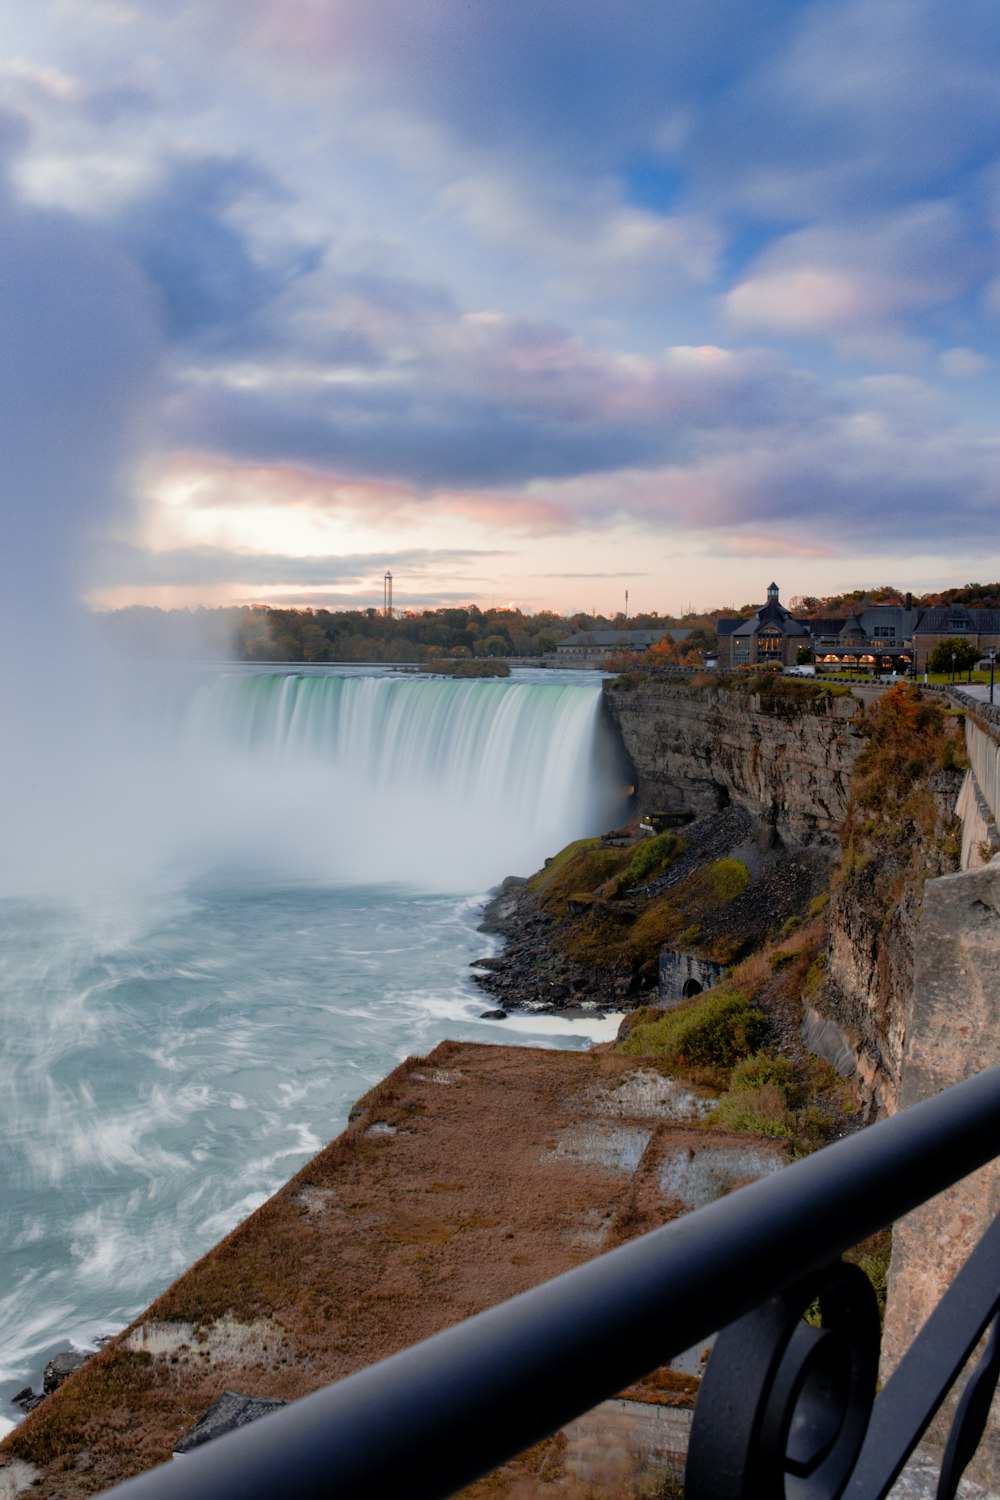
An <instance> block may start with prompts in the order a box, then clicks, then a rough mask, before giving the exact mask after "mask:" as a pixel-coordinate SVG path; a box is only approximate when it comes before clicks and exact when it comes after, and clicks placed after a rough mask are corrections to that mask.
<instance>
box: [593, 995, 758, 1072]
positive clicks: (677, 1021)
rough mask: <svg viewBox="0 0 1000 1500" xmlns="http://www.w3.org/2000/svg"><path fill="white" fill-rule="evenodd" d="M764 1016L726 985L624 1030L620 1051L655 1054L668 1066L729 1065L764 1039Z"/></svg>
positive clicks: (731, 1065) (747, 1053)
mask: <svg viewBox="0 0 1000 1500" xmlns="http://www.w3.org/2000/svg"><path fill="white" fill-rule="evenodd" d="M766 1031H767V1021H766V1019H765V1017H764V1016H763V1015H762V1013H761V1012H760V1011H759V1010H756V1009H755V1008H754V1007H753V1006H752V1005H750V1004H748V1002H747V1001H746V1000H745V999H744V997H743V996H742V995H739V994H735V993H734V992H733V991H731V990H712V991H710V992H709V993H708V994H706V995H699V996H698V997H697V998H696V999H694V1000H690V1001H687V1002H686V1003H684V1004H682V1005H678V1006H675V1007H674V1008H673V1009H672V1010H668V1011H666V1012H665V1013H664V1014H663V1015H661V1016H660V1017H658V1018H657V1019H656V1020H653V1021H647V1022H645V1023H643V1024H642V1025H640V1026H636V1027H635V1028H634V1029H633V1030H632V1031H630V1032H629V1034H628V1036H627V1037H626V1038H625V1041H624V1042H623V1043H622V1051H623V1052H631V1053H633V1054H635V1055H637V1056H639V1057H659V1058H662V1059H663V1061H664V1062H669V1063H671V1064H673V1065H674V1067H676V1068H678V1069H681V1070H684V1069H685V1068H691V1067H694V1068H704V1067H710V1068H727V1069H728V1068H732V1067H733V1065H734V1064H735V1063H737V1062H739V1060H740V1059H741V1058H743V1057H747V1056H748V1055H749V1054H750V1053H752V1052H756V1051H757V1050H758V1049H759V1048H760V1047H761V1045H762V1044H763V1041H764V1036H765V1033H766Z"/></svg>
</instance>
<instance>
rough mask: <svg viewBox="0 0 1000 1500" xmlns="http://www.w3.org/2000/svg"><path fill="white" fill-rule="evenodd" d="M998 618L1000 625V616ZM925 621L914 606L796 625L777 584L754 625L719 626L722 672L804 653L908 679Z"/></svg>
mask: <svg viewBox="0 0 1000 1500" xmlns="http://www.w3.org/2000/svg"><path fill="white" fill-rule="evenodd" d="M928 613H931V612H930V611H924V614H925V615H926V614H928ZM967 613H968V611H967ZM979 613H984V611H979ZM985 613H989V612H988V611H986V612H985ZM997 617H998V620H1000V611H998V612H997ZM921 618H922V615H921V611H920V610H918V609H913V608H911V607H910V606H909V605H902V604H870V605H867V606H866V607H865V608H863V609H860V610H858V611H857V612H856V613H855V614H852V615H847V616H843V615H841V616H840V617H838V618H835V619H817V620H797V619H796V618H795V617H794V616H793V615H792V614H791V613H790V611H789V610H787V609H786V608H785V607H784V605H783V604H782V603H781V602H780V600H779V598H778V585H777V584H776V583H772V584H770V585H769V586H768V590H767V603H766V604H765V605H764V606H763V608H762V609H759V610H757V612H756V613H755V614H753V615H751V616H750V618H749V619H747V620H719V621H718V622H717V626H716V629H717V631H718V639H719V666H720V667H721V668H727V667H756V666H763V665H766V664H768V663H770V662H774V663H777V664H778V665H780V666H783V667H786V666H789V665H791V663H793V662H794V661H795V659H796V657H797V656H798V654H799V652H800V651H801V650H802V649H803V647H805V648H806V649H808V650H809V651H811V652H812V653H813V656H814V658H815V660H816V661H817V662H818V663H819V664H821V665H824V666H826V667H829V668H836V667H839V666H843V667H849V668H851V667H858V666H861V667H867V668H868V669H869V670H870V671H872V672H876V673H885V672H896V673H906V672H909V671H910V670H911V668H912V666H913V659H914V650H915V647H914V639H915V637H914V630H915V629H916V628H917V623H918V621H919V620H920V619H921Z"/></svg>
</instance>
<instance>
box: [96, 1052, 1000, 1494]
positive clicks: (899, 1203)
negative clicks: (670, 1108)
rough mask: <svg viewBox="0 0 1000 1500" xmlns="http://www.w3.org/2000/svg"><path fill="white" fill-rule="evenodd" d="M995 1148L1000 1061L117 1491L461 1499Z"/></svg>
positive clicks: (998, 1142) (999, 1137) (998, 1148)
mask: <svg viewBox="0 0 1000 1500" xmlns="http://www.w3.org/2000/svg"><path fill="white" fill-rule="evenodd" d="M998 1153H1000V1066H997V1067H994V1068H990V1069H988V1070H987V1071H985V1072H983V1073H980V1074H978V1075H976V1076H975V1077H973V1078H970V1079H968V1080H966V1081H965V1082H964V1083H961V1084H958V1085H956V1086H955V1087H953V1088H950V1089H948V1090H946V1091H945V1092H944V1093H941V1094H938V1095H936V1096H935V1097H934V1098H932V1099H929V1100H926V1101H924V1102H922V1103H920V1104H917V1105H914V1106H912V1107H911V1108H909V1109H907V1110H904V1111H903V1112H901V1113H900V1114H898V1115H896V1116H894V1117H893V1118H892V1119H889V1120H885V1121H882V1122H880V1123H879V1124H877V1125H874V1126H871V1127H869V1128H868V1129H866V1130H864V1131H862V1132H860V1133H858V1134H856V1135H853V1136H851V1137H849V1138H847V1139H844V1140H842V1141H839V1142H837V1143H835V1144H833V1145H831V1146H828V1147H826V1148H825V1149H824V1150H822V1151H820V1152H817V1153H816V1154H815V1155H813V1156H810V1157H808V1158H806V1159H804V1160H802V1161H799V1162H796V1163H794V1164H793V1165H791V1166H789V1167H787V1168H786V1169H784V1170H782V1171H781V1172H778V1173H775V1174H774V1175H772V1176H770V1177H768V1178H763V1179H761V1180H759V1181H757V1182H754V1183H751V1184H750V1185H749V1186H748V1187H745V1188H742V1189H741V1190H739V1191H738V1192H735V1193H733V1194H731V1195H730V1196H729V1197H727V1198H724V1199H721V1200H719V1201H718V1202H715V1203H712V1204H710V1205H708V1206H707V1207H706V1208H702V1209H700V1210H699V1211H697V1212H696V1213H691V1214H688V1215H686V1216H684V1217H682V1218H680V1219H677V1220H674V1221H673V1222H672V1223H670V1224H667V1225H665V1226H664V1227H663V1228H661V1229H657V1230H653V1231H652V1232H651V1233H649V1234H645V1235H643V1236H641V1237H640V1238H638V1239H636V1240H633V1241H630V1242H629V1243H628V1244H625V1245H622V1246H620V1247H619V1248H618V1249H615V1250H613V1251H610V1252H609V1253H607V1254H605V1255H602V1256H599V1257H597V1258H596V1259H594V1260H591V1261H589V1262H587V1263H585V1264H584V1265H581V1266H578V1267H576V1268H575V1269H574V1270H572V1271H568V1272H566V1273H565V1274H563V1275H562V1276H559V1277H556V1278H555V1279H554V1280H553V1281H550V1282H547V1283H545V1284H543V1285H542V1286H539V1287H536V1288H534V1289H533V1290H531V1291H528V1292H524V1293H522V1294H521V1295H520V1296H517V1297H514V1298H512V1299H511V1300H510V1301H508V1302H505V1303H502V1304H501V1305H500V1306H498V1307H495V1308H492V1309H490V1310H489V1311H487V1312H484V1313H480V1314H479V1315H477V1316H476V1317H473V1318H470V1319H468V1320H467V1321H466V1322H463V1323H459V1324H457V1325H456V1326H455V1327H453V1328H450V1329H447V1330H446V1331H445V1332H443V1333H440V1334H437V1335H435V1336H434V1337H433V1338H430V1339H427V1340H425V1341H424V1342H422V1343H420V1344H417V1345H414V1346H413V1347H411V1348H409V1349H406V1350H404V1351H402V1352H401V1353H399V1354H396V1355H393V1356H392V1357H391V1358H389V1359H386V1360H384V1361H382V1362H381V1363H380V1364H377V1365H373V1366H370V1367H369V1368H368V1369H365V1370H362V1371H360V1372H358V1373H357V1374H355V1375H352V1376H350V1377H348V1378H347V1379H345V1380H341V1381H339V1382H338V1383H336V1384H335V1385H331V1386H327V1387H326V1388H325V1389H323V1390H321V1391H317V1392H316V1393H314V1394H313V1395H311V1396H307V1397H305V1398H303V1399H302V1400H300V1401H296V1402H294V1403H292V1404H291V1405H289V1406H288V1407H285V1408H284V1409H283V1410H281V1411H278V1412H275V1413H274V1414H272V1415H270V1416H267V1417H264V1418H263V1419H262V1420H260V1421H259V1422H257V1423H255V1424H254V1425H253V1426H251V1427H246V1428H243V1429H241V1430H239V1431H237V1432H234V1433H231V1434H229V1435H227V1436H225V1437H221V1438H218V1439H216V1440H215V1441H214V1442H212V1443H208V1444H205V1445H204V1446H203V1447H202V1448H200V1449H198V1450H197V1451H196V1452H194V1453H192V1454H191V1455H190V1456H188V1457H185V1458H184V1459H183V1460H182V1461H180V1462H177V1463H175V1464H171V1465H165V1466H163V1467H161V1468H159V1469H156V1470H152V1471H150V1472H149V1473H146V1474H143V1475H140V1476H139V1477H138V1478H136V1479H132V1480H129V1481H128V1482H126V1483H125V1484H123V1485H121V1486H119V1487H118V1488H116V1489H115V1491H114V1492H113V1493H114V1494H115V1495H117V1496H121V1497H122V1500H176V1497H179V1496H180V1495H182V1494H183V1496H184V1497H185V1500H220V1497H225V1496H228V1495H233V1496H236V1495H238V1496H239V1497H240V1500H273V1497H274V1496H275V1495H284V1494H294V1495H295V1496H296V1497H297V1500H310V1497H314V1496H315V1497H317V1500H318V1497H320V1496H322V1497H324V1500H326V1497H329V1496H336V1497H338V1500H346V1497H359V1496H372V1497H376V1496H377V1497H380V1500H381V1497H384V1496H386V1495H395V1494H400V1495H403V1494H405V1495H406V1496H407V1500H421V1497H427V1500H432V1497H443V1496H446V1495H450V1494H453V1493H454V1492H455V1491H456V1490H457V1489H459V1488H461V1487H462V1486H463V1485H466V1484H469V1483H471V1482H472V1481H473V1480H474V1479H476V1478H478V1477H479V1476H481V1475H482V1474H485V1473H487V1472H489V1471H490V1470H491V1469H493V1468H495V1467H496V1466H497V1465H498V1464H500V1463H502V1462H504V1461H505V1460H507V1459H509V1458H511V1457H512V1456H514V1455H515V1454H517V1453H520V1452H521V1451H523V1450H524V1449H525V1448H527V1447H529V1446H530V1445H531V1444H532V1443H535V1442H537V1441H539V1440H540V1439H541V1438H543V1437H545V1436H547V1435H548V1434H550V1433H552V1432H555V1431H557V1430H558V1429H559V1428H560V1427H562V1426H563V1425H564V1424H565V1423H566V1422H567V1421H569V1420H571V1419H572V1418H573V1417H576V1416H578V1415H580V1414H581V1413H582V1412H584V1411H587V1410H589V1409H590V1408H591V1407H592V1406H594V1405H596V1404H597V1403H598V1402H600V1401H602V1400H604V1399H606V1398H608V1397H609V1396H612V1395H614V1394H615V1393H616V1392H618V1391H620V1390H622V1388H623V1387H625V1386H627V1385H629V1384H631V1383H632V1382H633V1381H635V1380H637V1379H639V1378H640V1377H641V1376H643V1375H645V1374H646V1373H648V1372H649V1371H650V1370H651V1369H654V1368H656V1367H657V1366H658V1365H661V1364H663V1363H664V1362H665V1361H666V1360H668V1359H670V1358H671V1357H672V1356H674V1355H675V1354H678V1353H680V1352H681V1351H682V1350H684V1349H687V1348H690V1347H691V1346H692V1345H693V1344H697V1343H698V1342H699V1341H701V1340H703V1339H705V1338H707V1337H708V1336H709V1335H710V1334H712V1333H713V1332H714V1331H715V1330H717V1329H719V1328H721V1327H723V1326H724V1325H726V1324H729V1323H731V1322H733V1320H735V1319H738V1318H741V1317H742V1316H743V1315H745V1314H747V1313H749V1312H750V1311H751V1310H752V1309H753V1308H755V1307H757V1306H758V1305H759V1304H761V1303H762V1302H764V1301H765V1300H766V1299H768V1298H770V1297H773V1296H774V1295H775V1294H776V1293H779V1292H781V1291H782V1290H783V1289H785V1288H788V1287H790V1286H792V1285H794V1284H795V1283H798V1282H800V1281H801V1280H802V1278H803V1277H805V1276H808V1275H809V1274H811V1273H813V1272H816V1271H818V1270H819V1269H820V1268H822V1267H828V1266H829V1265H830V1263H831V1261H834V1260H835V1259H836V1258H837V1257H838V1256H839V1255H840V1254H841V1253H842V1252H843V1251H844V1250H846V1249H848V1248H849V1247H850V1246H852V1245H854V1244H856V1243H857V1242H858V1241H859V1240H861V1239H864V1238H865V1237H866V1236H868V1235H870V1234H872V1233H874V1232H875V1231H876V1230H878V1229H881V1228H883V1227H885V1226H886V1225H887V1224H890V1223H891V1222H893V1221H894V1220H895V1219H897V1218H899V1217H900V1216H901V1215H903V1214H905V1213H907V1212H909V1211H910V1210H911V1209H913V1208H915V1207H917V1206H918V1205H919V1204H921V1203H923V1202H925V1201H926V1200H927V1199H928V1198H930V1197H933V1196H934V1195H935V1194H936V1193H938V1192H940V1191H941V1190H942V1189H944V1188H945V1187H948V1186H949V1185H950V1184H952V1183H953V1182H956V1181H958V1180H959V1179H960V1178H962V1177H964V1176H966V1175H968V1173H970V1172H972V1171H974V1170H975V1169H976V1168H977V1167H980V1166H982V1165H984V1164H985V1163H986V1162H988V1161H990V1160H991V1159H992V1158H993V1157H994V1156H996V1155H997V1154H998ZM914 1441H915V1439H914Z"/></svg>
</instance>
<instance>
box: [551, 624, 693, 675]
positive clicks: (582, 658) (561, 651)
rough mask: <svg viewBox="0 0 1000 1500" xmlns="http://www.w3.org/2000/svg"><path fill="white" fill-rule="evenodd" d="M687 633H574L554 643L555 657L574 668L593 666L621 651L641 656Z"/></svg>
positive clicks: (684, 631)
mask: <svg viewBox="0 0 1000 1500" xmlns="http://www.w3.org/2000/svg"><path fill="white" fill-rule="evenodd" d="M690 634H691V632H690V630H684V629H676V630H674V629H671V630H667V629H661V630H577V631H574V633H573V634H572V635H567V636H564V638H563V639H562V640H561V641H557V643H556V655H557V657H558V658H559V660H560V661H562V660H566V661H572V663H573V665H574V666H575V665H577V664H578V663H579V664H584V663H593V664H595V665H600V664H602V663H603V662H606V661H607V660H608V657H609V656H615V655H617V653H618V652H620V651H628V652H630V653H634V654H635V655H637V656H641V655H642V653H643V652H644V651H648V650H649V648H650V646H653V645H655V644H656V642H657V641H662V640H663V638H664V636H669V637H670V639H671V640H672V641H684V640H687V638H688V636H689V635H690Z"/></svg>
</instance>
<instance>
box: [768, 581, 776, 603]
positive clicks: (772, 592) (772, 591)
mask: <svg viewBox="0 0 1000 1500" xmlns="http://www.w3.org/2000/svg"><path fill="white" fill-rule="evenodd" d="M772 600H773V601H774V603H775V604H777V602H778V585H777V584H776V583H769V584H768V586H767V601H768V603H769V604H770V603H771V601H772Z"/></svg>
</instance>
